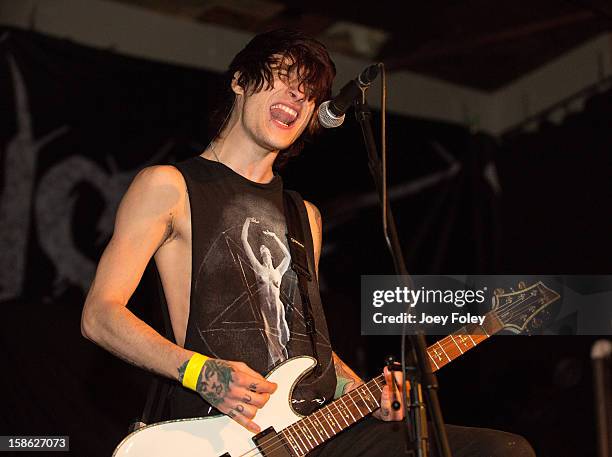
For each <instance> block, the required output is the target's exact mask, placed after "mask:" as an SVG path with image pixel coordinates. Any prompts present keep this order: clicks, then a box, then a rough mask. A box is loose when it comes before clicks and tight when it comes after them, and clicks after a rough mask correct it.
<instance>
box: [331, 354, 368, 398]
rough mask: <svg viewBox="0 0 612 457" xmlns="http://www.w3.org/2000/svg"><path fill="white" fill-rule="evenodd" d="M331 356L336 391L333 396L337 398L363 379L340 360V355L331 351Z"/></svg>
mask: <svg viewBox="0 0 612 457" xmlns="http://www.w3.org/2000/svg"><path fill="white" fill-rule="evenodd" d="M332 357H333V360H334V368H335V370H336V392H335V394H334V398H338V397H340V396H341V395H343V394H345V393H346V392H348V391H349V390H352V389H353V388H354V387H356V386H358V385H360V384H363V381H362V380H361V378H360V377H359V376H357V375H356V374H355V372H354V371H353V370H351V369H350V368H349V367H348V365H346V364H345V363H344V362H343V361H342V360H340V357H338V356H337V355H336V353H335V352H332Z"/></svg>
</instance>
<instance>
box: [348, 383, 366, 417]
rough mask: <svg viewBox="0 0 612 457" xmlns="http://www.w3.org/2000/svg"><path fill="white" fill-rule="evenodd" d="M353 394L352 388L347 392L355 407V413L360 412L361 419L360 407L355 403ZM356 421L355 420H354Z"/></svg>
mask: <svg viewBox="0 0 612 457" xmlns="http://www.w3.org/2000/svg"><path fill="white" fill-rule="evenodd" d="M354 395H355V391H354V390H352V391H350V392H349V393H348V395H347V397H349V398H350V399H351V401H352V402H353V405H355V409H356V410H357V413H359V414H361V417H360V418H359V419H361V418H362V417H363V416H364V414H363V413H362V412H361V409H360V408H359V405H358V404H357V402H356V401H355V399H354V398H353V397H354ZM355 422H356V421H355Z"/></svg>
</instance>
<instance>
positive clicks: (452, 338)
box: [450, 335, 463, 354]
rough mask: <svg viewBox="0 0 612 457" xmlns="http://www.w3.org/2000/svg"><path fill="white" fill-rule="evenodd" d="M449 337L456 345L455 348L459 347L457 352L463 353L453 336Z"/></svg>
mask: <svg viewBox="0 0 612 457" xmlns="http://www.w3.org/2000/svg"><path fill="white" fill-rule="evenodd" d="M450 337H451V340H452V341H453V343H455V346H457V349H459V352H461V353H462V354H463V351H462V350H461V348H460V347H459V345H458V344H457V342H456V341H455V338H454V337H453V335H451V336H450Z"/></svg>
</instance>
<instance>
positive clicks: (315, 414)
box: [312, 411, 333, 439]
mask: <svg viewBox="0 0 612 457" xmlns="http://www.w3.org/2000/svg"><path fill="white" fill-rule="evenodd" d="M318 412H319V411H315V412H314V413H313V414H312V417H314V418H315V419H316V420H317V422H318V423H319V425H320V426H321V430H323V431H324V432H325V435H327V438H328V439H329V438H331V436H329V433H327V430H325V427H324V426H323V423H322V422H321V419H319V418H318V417H317V416H318ZM332 432H333V430H332Z"/></svg>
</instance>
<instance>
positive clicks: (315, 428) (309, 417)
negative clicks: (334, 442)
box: [306, 416, 325, 446]
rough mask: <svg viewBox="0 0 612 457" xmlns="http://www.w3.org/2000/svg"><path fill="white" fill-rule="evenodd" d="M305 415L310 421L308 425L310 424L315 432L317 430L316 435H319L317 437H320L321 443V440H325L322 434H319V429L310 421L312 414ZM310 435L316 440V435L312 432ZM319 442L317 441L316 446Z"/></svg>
mask: <svg viewBox="0 0 612 457" xmlns="http://www.w3.org/2000/svg"><path fill="white" fill-rule="evenodd" d="M306 417H307V419H308V420H309V421H310V425H311V426H312V427H313V428H314V431H315V432H317V435H319V438H321V443H322V442H323V441H325V440H324V439H323V435H321V432H319V429H318V428H317V426H316V425H315V424H313V423H312V416H306ZM312 436H313V437H314V439H315V442H316V439H317V437H316V436H314V433H312ZM321 443H317V446H318V445H319V444H321Z"/></svg>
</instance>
